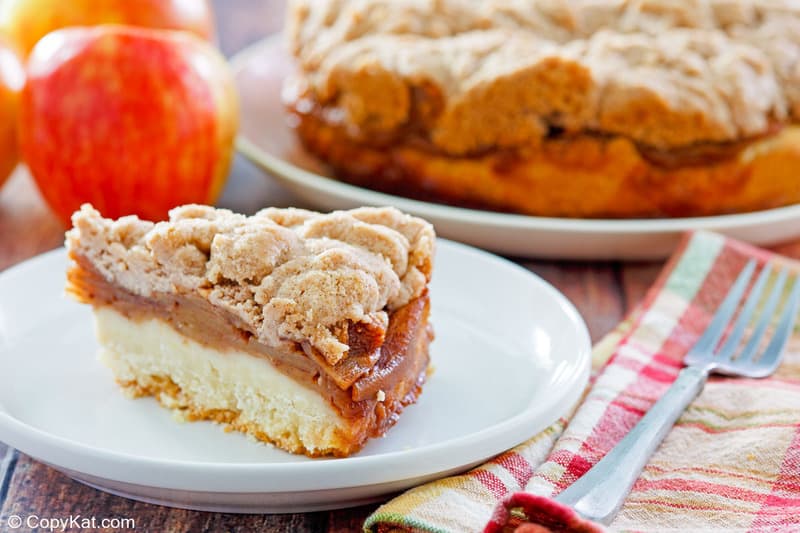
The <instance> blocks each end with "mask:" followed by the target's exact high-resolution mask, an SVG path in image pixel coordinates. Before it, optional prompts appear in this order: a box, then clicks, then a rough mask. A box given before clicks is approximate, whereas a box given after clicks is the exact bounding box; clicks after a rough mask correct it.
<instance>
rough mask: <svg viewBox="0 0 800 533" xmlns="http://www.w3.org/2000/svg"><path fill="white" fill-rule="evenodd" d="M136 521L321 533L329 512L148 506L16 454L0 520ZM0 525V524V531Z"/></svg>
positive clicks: (152, 526) (182, 527)
mask: <svg viewBox="0 0 800 533" xmlns="http://www.w3.org/2000/svg"><path fill="white" fill-rule="evenodd" d="M9 515H17V516H21V517H23V518H24V517H27V516H30V515H37V516H40V517H45V516H52V517H68V516H70V515H73V516H74V515H81V516H84V517H92V516H95V517H97V518H98V519H101V518H112V517H119V518H134V519H135V521H136V530H137V531H170V532H187V533H188V532H196V531H231V532H242V533H245V532H250V531H265V532H276V533H277V532H285V531H296V532H305V531H309V532H312V531H322V530H323V529H324V528H325V527H326V524H327V520H328V517H327V513H306V514H285V515H255V514H246V515H244V514H226V513H204V512H198V511H187V510H183V509H173V508H169V507H162V506H159V505H151V504H146V503H141V502H136V501H133V500H128V499H125V498H120V497H117V496H112V495H111V494H107V493H105V492H101V491H98V490H95V489H93V488H91V487H87V486H86V485H83V484H81V483H78V482H76V481H72V480H71V479H69V478H68V477H67V476H65V475H63V474H61V473H60V472H57V471H56V470H53V469H52V468H49V467H47V466H44V465H43V464H41V463H38V462H36V461H33V460H32V459H30V458H28V457H27V456H24V455H20V458H19V460H18V462H17V468H16V469H15V470H14V474H13V476H12V478H11V483H10V485H9V488H8V496H7V498H6V500H5V502H4V504H3V506H2V507H1V508H0V517H8V516H9ZM2 528H3V525H0V530H2Z"/></svg>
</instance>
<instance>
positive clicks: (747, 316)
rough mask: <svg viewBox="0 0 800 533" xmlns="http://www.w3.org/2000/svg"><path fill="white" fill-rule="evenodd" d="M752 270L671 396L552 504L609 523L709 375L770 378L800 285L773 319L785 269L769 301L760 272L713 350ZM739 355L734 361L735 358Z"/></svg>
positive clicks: (766, 273) (690, 356) (767, 270)
mask: <svg viewBox="0 0 800 533" xmlns="http://www.w3.org/2000/svg"><path fill="white" fill-rule="evenodd" d="M755 270H756V262H755V261H754V260H753V261H750V262H749V263H747V265H746V266H745V267H744V268H743V269H742V272H741V273H740V274H739V276H738V278H737V279H736V281H735V282H734V284H733V286H732V287H731V289H730V290H729V291H728V294H727V295H726V296H725V299H724V300H723V302H722V304H720V306H719V309H718V310H717V312H716V313H715V315H714V317H713V318H712V320H711V323H710V324H709V326H708V327H707V328H706V330H705V331H704V332H703V335H702V336H701V337H700V338H699V339H698V340H697V342H696V343H695V344H694V346H692V348H691V350H689V353H687V354H686V356H685V357H684V359H683V362H684V364H685V365H687V366H686V367H685V368H683V369H682V370H681V371H680V373H679V374H678V377H677V379H676V380H675V382H674V383H673V384H672V386H671V387H670V388H669V390H667V392H666V393H664V395H663V396H662V397H661V399H659V400H658V401H657V402H656V403H655V404H654V405H653V406H652V407H651V408H650V410H649V411H648V412H647V413H646V414H645V415H644V417H642V419H641V420H640V421H639V423H638V424H636V426H635V427H634V428H633V429H632V430H631V431H630V432H629V433H628V434H627V435H626V436H625V437H624V438H623V439H622V440H621V441H620V442H619V443H617V445H616V446H615V447H614V448H613V449H612V450H611V451H610V452H608V453H607V454H606V455H605V457H603V459H601V460H600V461H599V462H598V463H597V464H595V465H594V467H592V468H591V469H590V470H589V471H588V472H586V473H585V474H584V475H583V476H582V477H581V478H580V479H578V480H577V481H576V482H575V483H573V484H572V485H571V486H570V487H568V488H567V489H565V490H564V491H563V492H561V494H559V495H558V496H556V497H555V500H556V501H558V502H561V503H563V504H566V505H569V506H571V507H572V508H573V509H575V510H576V511H577V512H578V513H579V514H580V515H581V516H583V517H584V518H587V519H590V520H594V521H595V522H599V523H601V524H608V523H610V522H611V520H613V518H614V517H615V516H616V514H617V512H618V511H619V509H620V508H621V507H622V504H623V502H624V501H625V497H626V496H627V495H628V493H629V492H630V490H631V487H633V484H634V483H635V482H636V479H637V478H638V477H639V474H640V473H641V471H642V469H643V468H644V466H645V464H647V461H648V459H649V458H650V456H651V455H652V454H653V452H655V450H656V448H658V445H659V444H660V443H661V441H662V440H664V437H665V436H666V435H667V433H668V432H669V430H670V428H672V426H673V425H674V424H675V421H676V420H677V419H678V417H679V416H680V415H681V413H683V411H684V410H685V409H686V407H687V406H688V405H689V404H690V403H691V402H692V400H693V399H694V398H695V397H697V395H698V394H699V393H700V391H701V390H702V389H703V386H704V385H705V382H706V379H707V378H708V375H709V374H710V373H720V374H726V375H729V376H742V377H750V378H763V377H766V376H769V375H770V374H772V373H773V372H774V371H775V369H776V368H777V367H778V365H779V364H780V357H781V354H782V353H783V348H784V347H785V345H786V342H787V340H788V339H789V336H790V335H791V333H792V330H793V328H794V323H795V320H796V318H797V310H798V303H800V282H798V281H797V280H795V282H794V285H793V287H792V291H791V293H790V295H789V297H788V299H787V300H786V303H785V304H784V306H783V310H782V312H781V313H780V315H779V316H778V315H777V308H778V304H779V301H780V299H781V295H782V294H783V289H784V287H785V286H786V282H787V278H788V271H787V270H786V269H782V270H781V271H780V272H779V273H778V276H777V279H776V281H775V284H774V286H773V288H772V290H771V291H769V294H767V295H764V294H763V293H764V292H765V287H766V285H767V279H768V278H769V277H770V274H771V272H772V269H771V267H770V266H769V265H767V266H765V267H764V268H763V269H762V270H761V273H760V274H759V276H758V278H757V279H756V281H755V283H754V284H753V288H752V289H751V290H750V294H749V296H748V297H747V300H746V301H745V302H744V305H742V306H741V310H740V311H739V314H738V316H737V318H736V321H735V322H734V323H733V325H732V327H731V328H730V333H729V334H728V337H727V339H726V340H725V342H724V343H723V344H722V345H721V346H719V347H718V345H719V344H720V340H721V339H722V337H723V334H724V333H725V331H726V330H728V325H729V324H730V323H731V321H732V320H733V317H734V315H735V314H736V311H737V309H739V307H740V302H741V301H742V297H743V296H744V294H745V292H746V290H747V287H748V286H749V284H750V280H751V279H752V277H753V274H754V272H755ZM762 296H764V300H765V301H764V303H763V308H762V310H761V312H760V313H758V315H759V316H757V317H755V319H754V320H755V325H754V328H753V330H752V334H751V335H750V339H749V340H748V341H747V343H746V344H744V346H743V347H742V348H741V351H739V350H738V349H739V347H740V346H741V345H742V344H743V343H742V341H743V338H744V334H745V331H746V329H747V326H748V324H749V323H750V321H751V319H752V318H754V315H755V314H756V309H757V306H758V302H759V301H760V300H761V299H762ZM776 317H777V320H778V323H777V325H776V327H775V330H774V332H773V334H772V338H771V339H770V340H769V343H768V344H767V346H766V348H765V349H764V350H763V352H762V353H761V354H760V357H759V356H758V355H759V351H760V350H759V348H760V346H761V344H762V340H763V339H764V335H765V334H766V332H767V328H768V327H769V325H770V324H771V323H772V322H773V319H774V318H776ZM737 352H738V357H734V356H735V355H736V354H737Z"/></svg>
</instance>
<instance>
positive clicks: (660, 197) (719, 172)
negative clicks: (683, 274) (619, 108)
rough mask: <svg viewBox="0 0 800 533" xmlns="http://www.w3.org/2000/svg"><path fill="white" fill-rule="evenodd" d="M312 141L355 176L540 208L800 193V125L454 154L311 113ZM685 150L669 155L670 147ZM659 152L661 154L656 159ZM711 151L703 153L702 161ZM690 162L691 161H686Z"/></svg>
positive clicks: (384, 186)
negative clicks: (705, 141)
mask: <svg viewBox="0 0 800 533" xmlns="http://www.w3.org/2000/svg"><path fill="white" fill-rule="evenodd" d="M297 132H298V134H299V135H300V138H301V139H302V141H303V143H304V144H305V146H306V147H307V148H308V149H309V150H310V151H311V152H312V153H314V154H315V155H317V156H318V157H320V158H321V159H323V160H325V161H327V162H328V163H330V164H331V165H332V166H333V167H334V169H335V170H336V171H337V175H338V176H339V177H340V178H341V179H343V180H345V181H349V182H351V183H353V184H356V185H360V186H363V187H369V188H372V189H378V190H382V191H385V192H389V193H392V194H400V195H405V196H411V197H415V198H419V199H422V200H429V201H438V202H444V203H450V204H454V205H462V206H468V207H475V208H482V209H494V210H502V211H512V212H518V213H525V214H530V215H539V216H554V217H584V218H588V217H600V218H637V217H641V218H646V217H658V216H668V217H677V216H704V215H718V214H726V213H736V212H747V211H754V210H760V209H768V208H773V207H780V206H784V205H788V204H793V203H800V180H798V177H797V169H800V127H797V126H787V127H785V128H784V129H783V130H781V131H780V132H779V133H776V134H773V135H770V136H766V137H764V138H762V139H759V140H754V141H750V142H745V143H739V144H734V145H730V146H718V145H713V146H707V147H705V150H704V149H703V147H696V148H695V150H696V152H695V153H693V152H692V151H686V152H682V153H679V154H675V153H666V154H657V153H652V154H646V153H643V152H642V151H641V149H640V148H638V147H637V146H636V145H634V144H633V143H632V142H631V141H630V140H628V139H626V138H624V137H619V136H616V137H610V138H609V137H599V136H593V135H580V136H575V137H570V138H561V139H550V140H545V141H544V142H542V143H541V144H540V145H539V146H537V147H535V148H532V149H529V150H526V151H524V152H512V151H502V152H492V153H488V154H484V155H481V156H475V157H465V158H454V157H448V156H446V155H442V154H436V153H433V152H431V151H430V150H429V149H427V148H426V147H424V146H420V145H419V144H416V143H413V142H412V143H401V144H393V145H388V146H385V147H370V146H366V145H364V144H362V143H359V142H357V141H354V140H352V139H349V138H348V137H347V136H346V135H344V134H343V133H342V131H341V130H340V129H339V128H337V127H334V126H331V125H330V124H327V123H326V122H324V121H320V120H318V119H316V118H315V117H314V116H313V115H300V116H299V121H298V125H297ZM670 156H671V157H674V158H677V161H672V162H671V161H670V160H669V157H670ZM654 159H655V160H654ZM698 159H699V160H703V161H704V162H703V163H699V164H698V163H697V161H698ZM687 161H688V162H692V164H686V162H687Z"/></svg>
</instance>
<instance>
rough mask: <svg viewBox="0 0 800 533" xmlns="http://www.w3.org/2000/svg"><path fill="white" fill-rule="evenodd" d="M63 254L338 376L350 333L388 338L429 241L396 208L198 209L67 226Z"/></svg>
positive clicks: (417, 284) (420, 273) (84, 214)
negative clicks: (229, 319) (321, 361)
mask: <svg viewBox="0 0 800 533" xmlns="http://www.w3.org/2000/svg"><path fill="white" fill-rule="evenodd" d="M72 223H73V226H74V227H73V229H71V230H70V231H68V232H67V238H66V245H67V248H68V249H69V250H70V252H72V253H75V254H78V255H80V256H82V257H84V258H86V259H88V260H89V261H91V263H92V264H93V265H94V266H95V268H97V270H98V271H99V272H100V273H101V274H102V275H103V276H104V277H106V279H108V280H109V281H110V282H112V283H115V284H118V285H120V286H122V287H123V288H125V289H127V290H129V291H131V292H133V293H135V294H138V295H141V296H150V295H151V294H153V293H159V292H161V293H170V292H175V293H196V294H198V295H200V296H201V297H204V298H207V299H208V301H209V302H211V303H212V304H214V305H216V306H218V307H220V308H223V309H225V310H227V311H230V312H232V313H234V314H236V315H237V316H238V317H240V318H241V319H242V320H243V321H244V322H245V323H246V324H248V325H249V326H250V327H251V328H252V330H253V331H255V332H257V335H258V338H259V340H260V341H262V342H264V343H266V344H270V345H278V344H280V343H282V342H287V341H290V342H298V343H303V342H307V343H309V344H310V345H311V346H312V347H313V348H315V349H316V350H318V351H319V352H320V353H321V354H322V355H323V356H324V358H325V360H326V361H327V362H328V363H329V364H331V365H334V364H336V363H337V362H339V361H341V360H342V359H343V358H344V357H346V355H347V351H348V349H349V346H348V345H347V344H346V343H344V342H342V341H341V340H340V335H337V332H340V331H341V330H342V328H343V327H344V328H345V330H346V327H345V326H346V324H347V323H360V322H363V323H367V324H370V325H371V326H375V325H378V326H380V327H383V328H384V329H385V328H386V326H387V324H388V313H389V312H391V311H392V310H394V309H397V308H399V307H402V306H403V305H405V304H406V303H408V302H409V301H411V300H412V299H413V298H416V297H417V296H420V295H421V294H422V292H423V291H424V290H425V287H426V285H427V283H428V281H429V280H430V275H431V268H432V260H433V249H434V241H435V235H434V232H433V228H432V226H431V225H430V224H428V223H427V222H425V221H423V220H421V219H419V218H415V217H411V216H409V215H405V214H403V213H401V212H400V211H398V210H396V209H394V208H388V207H387V208H360V209H354V210H351V211H336V212H333V213H330V214H321V213H315V212H312V211H305V210H300V209H291V208H290V209H275V208H269V209H264V210H262V211H260V212H258V213H256V214H255V215H253V216H251V217H246V216H244V215H240V214H236V213H233V212H231V211H228V210H225V209H215V208H213V207H207V206H200V205H187V206H183V207H178V208H176V209H173V210H172V211H171V212H170V218H169V221H165V222H158V223H153V222H148V221H144V220H139V219H138V218H137V217H123V218H120V219H119V220H110V219H106V218H103V217H102V216H101V215H100V213H99V212H98V211H97V210H95V209H94V208H93V207H91V206H90V205H84V206H82V207H81V209H80V211H77V212H76V213H75V214H74V215H73V217H72Z"/></svg>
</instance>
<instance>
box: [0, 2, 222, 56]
mask: <svg viewBox="0 0 800 533" xmlns="http://www.w3.org/2000/svg"><path fill="white" fill-rule="evenodd" d="M98 24H126V25H131V26H144V27H148V28H157V29H169V30H186V31H190V32H192V33H195V34H196V35H199V36H201V37H203V38H205V39H210V38H211V37H212V36H213V33H214V23H213V17H212V13H211V8H210V6H209V5H208V1H207V0H2V2H0V32H1V33H3V34H4V35H6V37H7V38H8V39H9V40H10V41H11V42H12V44H13V45H15V46H17V48H18V50H19V52H20V53H22V54H24V55H25V56H27V55H28V54H29V53H30V51H31V50H32V49H33V47H34V45H35V44H36V43H37V42H38V41H39V39H41V38H42V37H44V36H45V35H47V34H48V33H50V32H51V31H54V30H57V29H60V28H66V27H68V26H96V25H98Z"/></svg>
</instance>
